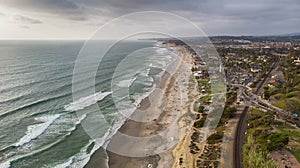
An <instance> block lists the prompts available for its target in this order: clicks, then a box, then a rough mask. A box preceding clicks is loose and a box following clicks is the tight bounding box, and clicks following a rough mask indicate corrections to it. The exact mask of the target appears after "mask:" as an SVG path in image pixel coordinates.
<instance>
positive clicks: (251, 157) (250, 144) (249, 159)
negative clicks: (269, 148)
mask: <svg viewBox="0 0 300 168" xmlns="http://www.w3.org/2000/svg"><path fill="white" fill-rule="evenodd" d="M243 167H245V168H277V167H278V166H277V165H276V163H275V162H274V161H273V160H272V159H271V156H270V154H269V152H266V151H264V150H262V149H259V147H257V146H256V142H255V140H254V138H253V137H252V136H247V140H246V143H245V144H244V146H243Z"/></svg>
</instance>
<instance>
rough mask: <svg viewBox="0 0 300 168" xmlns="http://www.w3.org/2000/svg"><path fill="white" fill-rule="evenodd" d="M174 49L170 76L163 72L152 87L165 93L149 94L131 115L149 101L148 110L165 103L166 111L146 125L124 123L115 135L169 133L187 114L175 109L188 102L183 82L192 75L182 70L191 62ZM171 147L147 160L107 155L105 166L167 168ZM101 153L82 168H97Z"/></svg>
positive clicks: (186, 70) (186, 69)
mask: <svg viewBox="0 0 300 168" xmlns="http://www.w3.org/2000/svg"><path fill="white" fill-rule="evenodd" d="M172 47H174V46H172ZM175 48H176V50H177V52H178V59H177V60H176V61H175V62H174V64H173V65H172V68H171V70H169V71H168V72H169V73H171V74H169V73H168V72H165V73H164V74H163V75H162V77H161V79H160V81H158V84H157V86H156V88H158V89H159V90H161V91H162V92H163V93H165V95H161V94H159V93H155V92H153V93H151V94H150V95H149V96H147V97H146V98H144V99H143V100H142V101H141V103H140V106H139V108H138V109H136V111H135V112H134V113H133V116H134V115H135V114H137V113H138V112H139V110H143V109H147V108H149V101H151V100H152V101H151V108H152V106H155V107H160V106H162V103H163V102H164V101H165V102H164V103H165V104H164V105H165V106H166V108H165V109H167V110H165V109H164V110H163V112H162V113H161V114H160V115H159V117H158V118H157V119H154V120H152V121H149V122H136V121H133V120H130V119H128V120H127V121H125V123H124V124H123V125H122V126H121V128H120V129H119V130H118V131H119V132H121V133H123V134H126V135H129V136H135V137H147V136H150V135H155V134H158V133H160V132H162V131H164V130H165V129H166V128H167V127H169V126H170V127H172V128H171V129H173V125H171V123H176V124H177V123H178V124H179V121H178V120H179V119H180V120H182V118H181V116H182V114H185V113H186V112H187V108H181V107H179V106H180V104H181V103H182V101H184V102H187V100H188V89H187V87H188V82H186V80H187V81H188V80H189V77H190V75H192V73H191V70H190V69H191V66H186V65H187V64H189V65H191V61H190V60H191V58H188V57H190V56H189V55H187V54H188V53H186V52H185V51H184V50H182V48H180V47H179V46H175ZM184 62H185V63H184ZM183 78H186V80H182V81H178V79H183ZM181 82H185V83H181ZM183 85H184V86H183ZM182 88H185V89H182ZM182 92H184V93H183V95H184V96H185V97H184V98H183V99H184V100H182V97H181V98H178V97H180V96H182ZM164 96H165V97H164ZM153 100H155V101H153ZM184 104H185V103H184ZM174 111H175V113H174ZM174 116H176V117H174ZM180 127H181V126H180ZM174 129H175V128H174ZM181 129H182V128H179V130H180V132H182V130H181ZM169 132H172V131H169ZM177 134H178V133H177ZM114 137H115V136H113V137H112V141H113V140H114ZM112 141H111V142H112ZM111 142H110V143H111ZM110 143H109V144H110ZM175 146H176V144H175V145H174V146H173V147H172V148H170V149H167V150H166V151H165V152H163V153H160V154H159V155H158V154H156V155H152V156H147V157H127V156H122V155H118V154H115V153H112V152H109V151H107V154H108V158H109V159H108V165H109V167H110V168H119V167H122V168H135V167H136V168H138V167H147V166H149V165H151V167H153V168H154V167H157V168H160V167H171V166H172V165H173V156H172V151H173V149H174V147H175ZM120 148H122V150H124V151H127V150H132V149H138V148H144V146H136V144H135V145H132V144H122V146H121V147H120ZM101 153H103V149H102V148H100V149H98V150H97V151H96V152H95V153H94V154H93V155H92V156H91V158H90V161H89V162H88V164H87V165H86V166H85V167H86V168H94V167H100V164H101V162H102V164H103V160H100V159H99V156H101ZM101 167H102V166H101Z"/></svg>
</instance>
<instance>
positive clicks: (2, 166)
mask: <svg viewBox="0 0 300 168" xmlns="http://www.w3.org/2000/svg"><path fill="white" fill-rule="evenodd" d="M0 168H10V161H7V162H4V163H0Z"/></svg>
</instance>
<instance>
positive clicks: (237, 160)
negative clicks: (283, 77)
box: [233, 57, 280, 168]
mask: <svg viewBox="0 0 300 168" xmlns="http://www.w3.org/2000/svg"><path fill="white" fill-rule="evenodd" d="M279 62H280V58H279V57H276V58H275V62H274V63H273V64H272V66H271V68H270V70H269V71H268V73H267V74H266V75H265V76H264V78H263V79H262V81H261V82H260V83H259V85H258V86H257V88H256V90H255V91H254V94H256V95H260V93H261V92H262V88H263V87H264V86H265V85H266V84H267V79H268V78H270V76H271V74H272V72H273V71H274V70H276V69H277V67H278V65H279ZM249 109H250V107H249V106H246V107H245V108H244V110H243V112H242V114H241V116H240V119H239V122H238V124H237V127H236V133H235V138H234V142H233V143H234V144H233V151H234V152H233V164H234V168H241V167H243V166H242V147H243V143H244V139H245V133H246V130H247V119H248V116H249Z"/></svg>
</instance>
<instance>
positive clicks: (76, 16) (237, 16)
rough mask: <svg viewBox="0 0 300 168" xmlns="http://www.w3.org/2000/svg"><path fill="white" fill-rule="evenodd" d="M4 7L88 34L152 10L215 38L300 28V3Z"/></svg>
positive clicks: (140, 0) (115, 1)
mask: <svg viewBox="0 0 300 168" xmlns="http://www.w3.org/2000/svg"><path fill="white" fill-rule="evenodd" d="M0 7H2V8H7V9H9V10H8V11H14V10H15V11H17V12H18V13H19V15H18V17H17V18H16V20H18V21H20V22H24V23H25V22H27V24H33V23H34V24H37V23H42V24H43V25H45V26H47V24H49V23H48V22H47V20H51V24H57V26H60V25H66V23H68V24H72V25H73V24H81V25H80V26H78V29H85V30H86V31H87V29H88V31H90V32H86V34H89V33H91V32H92V30H93V29H95V27H97V26H101V25H102V24H103V23H105V22H106V21H108V20H109V19H112V18H114V17H118V16H121V15H124V14H128V13H131V12H138V11H146V10H155V11H165V12H171V13H175V14H178V15H180V16H183V17H186V18H187V19H189V20H191V21H193V22H194V23H196V24H197V25H198V26H200V27H201V28H202V29H203V30H204V31H205V32H206V33H208V34H211V35H220V34H236V35H241V34H245V35H250V34H254V35H255V34H258V35H262V34H264V35H269V34H278V33H279V34H280V33H290V32H297V31H298V28H299V27H300V12H299V11H300V10H299V9H300V1H299V0H252V1H248V0H0ZM1 13H2V11H1ZM1 13H0V15H1ZM24 13H25V14H26V17H25V14H24ZM3 14H6V13H3ZM31 15H32V16H31ZM20 16H21V17H20ZM10 17H11V16H10ZM33 18H34V19H33ZM56 18H57V21H55V20H56ZM43 20H46V21H43ZM82 23H84V25H82ZM84 26H85V28H83V27H84ZM88 26H89V28H88Z"/></svg>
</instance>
